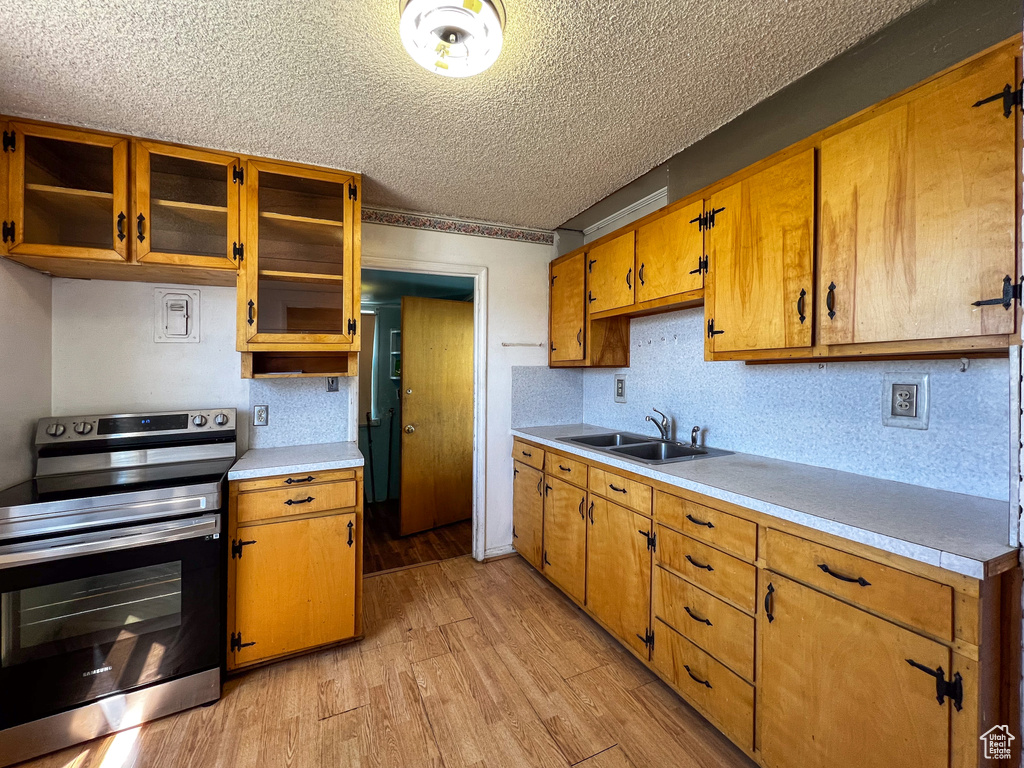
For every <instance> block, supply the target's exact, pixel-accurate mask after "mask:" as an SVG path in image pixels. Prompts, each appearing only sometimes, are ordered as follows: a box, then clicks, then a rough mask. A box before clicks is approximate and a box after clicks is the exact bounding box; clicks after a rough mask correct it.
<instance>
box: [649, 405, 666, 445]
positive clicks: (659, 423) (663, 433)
mask: <svg viewBox="0 0 1024 768" xmlns="http://www.w3.org/2000/svg"><path fill="white" fill-rule="evenodd" d="M651 410H653V411H654V412H655V413H656V414H658V415H659V416H661V421H658V420H657V419H655V418H652V417H650V416H647V417H646V419H647V421H650V422H652V423H653V424H654V426H656V427H657V428H658V432H660V433H661V439H662V440H671V439H672V438H671V436H670V435H671V432H672V423H671V422H670V421H669V420H668V416H666V415H665V414H664V413H662V412H661V411H659V410H658V409H657V408H652V409H651Z"/></svg>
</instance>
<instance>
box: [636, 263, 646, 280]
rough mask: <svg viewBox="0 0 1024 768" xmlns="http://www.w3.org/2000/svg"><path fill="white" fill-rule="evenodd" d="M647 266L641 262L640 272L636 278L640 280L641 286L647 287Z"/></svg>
mask: <svg viewBox="0 0 1024 768" xmlns="http://www.w3.org/2000/svg"><path fill="white" fill-rule="evenodd" d="M645 266H646V265H645V264H644V263H643V262H640V271H639V272H637V273H636V276H637V277H638V278H640V285H647V283H645V282H644V267H645Z"/></svg>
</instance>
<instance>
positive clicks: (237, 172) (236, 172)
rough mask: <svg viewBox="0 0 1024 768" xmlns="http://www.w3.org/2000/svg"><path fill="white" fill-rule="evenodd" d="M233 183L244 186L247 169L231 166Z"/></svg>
mask: <svg viewBox="0 0 1024 768" xmlns="http://www.w3.org/2000/svg"><path fill="white" fill-rule="evenodd" d="M231 183H232V184H244V183H245V169H244V168H242V166H240V165H233V166H231Z"/></svg>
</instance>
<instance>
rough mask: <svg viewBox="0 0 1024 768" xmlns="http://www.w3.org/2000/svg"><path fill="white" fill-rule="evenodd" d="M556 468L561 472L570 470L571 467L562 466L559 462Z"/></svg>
mask: <svg viewBox="0 0 1024 768" xmlns="http://www.w3.org/2000/svg"><path fill="white" fill-rule="evenodd" d="M558 468H559V469H560V470H562V471H563V472H572V467H564V466H562V465H561V464H559V465H558Z"/></svg>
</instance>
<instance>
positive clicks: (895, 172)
mask: <svg viewBox="0 0 1024 768" xmlns="http://www.w3.org/2000/svg"><path fill="white" fill-rule="evenodd" d="M1013 83H1016V75H1015V64H1014V56H1013V54H1012V52H1007V51H1001V52H997V53H994V54H991V55H989V56H986V57H983V58H981V59H979V60H977V61H975V62H971V63H969V64H966V65H965V66H963V67H961V68H959V69H957V70H954V71H953V72H950V73H949V74H947V75H945V76H943V77H941V78H939V79H938V80H936V81H934V82H932V83H929V84H927V85H925V86H922V87H921V88H919V89H917V90H916V91H914V92H913V94H911V95H910V96H909V97H908V98H906V99H903V100H901V101H899V102H898V104H897V106H895V107H893V108H891V109H887V110H886V111H883V112H881V114H879V115H878V116H877V117H874V118H872V119H870V120H868V121H866V122H863V123H860V124H859V125H856V126H854V127H852V128H849V129H848V130H845V131H842V132H841V133H838V134H836V135H835V136H832V137H831V138H828V139H825V140H824V141H823V142H822V145H821V261H820V269H819V278H818V301H819V306H818V318H819V328H820V340H821V342H822V343H825V344H851V343H864V342H884V341H903V340H920V339H949V338H956V337H970V336H988V335H995V334H1011V333H1014V331H1015V327H1016V324H1015V318H1016V307H1015V305H1013V303H1012V302H1011V306H1010V309H1005V308H1004V307H1003V306H1001V305H999V304H996V305H987V306H981V307H977V306H974V302H976V301H980V300H981V301H983V300H986V299H992V298H998V297H1001V296H1002V292H1003V281H1004V278H1006V277H1009V278H1010V280H1011V281H1016V280H1017V277H1018V271H1017V266H1016V244H1015V235H1014V233H1015V226H1016V222H1015V219H1016V216H1015V206H1016V202H1015V189H1016V186H1017V184H1016V170H1015V159H1014V154H1015V153H1014V146H1015V133H1016V131H1017V127H1016V126H1017V120H1016V119H1015V114H1013V113H1012V114H1011V115H1010V117H1009V118H1007V117H1004V113H1003V102H1002V100H1001V99H999V100H996V101H994V102H991V103H988V104H983V105H981V106H978V107H975V106H973V105H974V104H975V103H976V102H977V101H979V100H980V99H984V98H986V97H988V96H991V95H993V94H996V93H999V92H1000V91H1002V89H1003V86H1004V85H1006V84H1011V87H1012V84H1013Z"/></svg>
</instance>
